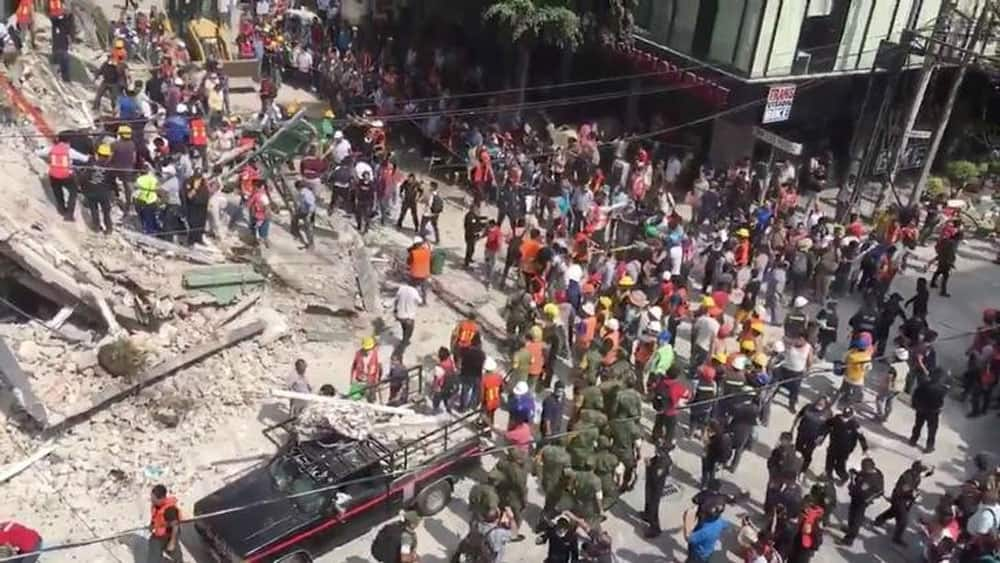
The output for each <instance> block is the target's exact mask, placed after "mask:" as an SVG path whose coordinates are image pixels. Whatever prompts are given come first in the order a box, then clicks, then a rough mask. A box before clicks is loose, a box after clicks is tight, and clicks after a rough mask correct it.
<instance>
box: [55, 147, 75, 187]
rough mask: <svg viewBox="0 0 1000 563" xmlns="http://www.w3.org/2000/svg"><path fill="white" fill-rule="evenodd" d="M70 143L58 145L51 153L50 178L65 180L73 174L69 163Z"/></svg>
mask: <svg viewBox="0 0 1000 563" xmlns="http://www.w3.org/2000/svg"><path fill="white" fill-rule="evenodd" d="M69 150H70V149H69V143H56V144H55V146H53V147H52V150H51V151H49V177H51V178H55V179H56V180H65V179H66V178H69V177H70V175H72V174H73V168H72V167H71V166H70V163H69Z"/></svg>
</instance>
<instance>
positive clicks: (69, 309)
mask: <svg viewBox="0 0 1000 563" xmlns="http://www.w3.org/2000/svg"><path fill="white" fill-rule="evenodd" d="M74 311H76V307H74V306H73V305H64V306H63V308H62V309H59V312H58V313H56V316H54V317H52V318H51V319H49V322H47V323H45V326H47V327H49V328H50V329H52V330H59V329H60V328H61V327H62V325H63V324H64V323H65V322H66V321H67V320H69V318H70V317H71V316H72V315H73V312H74Z"/></svg>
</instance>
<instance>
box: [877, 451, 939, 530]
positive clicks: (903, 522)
mask: <svg viewBox="0 0 1000 563" xmlns="http://www.w3.org/2000/svg"><path fill="white" fill-rule="evenodd" d="M933 473H934V468H933V467H927V466H926V465H924V464H923V463H921V462H920V461H919V460H917V461H914V462H913V465H911V466H910V468H909V469H907V470H906V471H904V472H903V473H902V474H901V475H900V476H899V479H896V485H895V486H894V487H893V488H892V496H891V497H890V498H889V508H887V509H885V511H884V512H882V513H881V514H879V515H878V516H876V517H875V525H876V526H883V525H885V523H886V522H888V521H889V520H895V526H894V527H893V531H892V543H895V544H897V545H903V546H905V545H906V543H905V542H904V541H903V533H904V532H905V531H906V526H907V524H909V521H910V508H912V507H913V503H914V502H916V501H917V495H918V494H920V481H921V479H923V478H924V477H930V476H931V475H932V474H933Z"/></svg>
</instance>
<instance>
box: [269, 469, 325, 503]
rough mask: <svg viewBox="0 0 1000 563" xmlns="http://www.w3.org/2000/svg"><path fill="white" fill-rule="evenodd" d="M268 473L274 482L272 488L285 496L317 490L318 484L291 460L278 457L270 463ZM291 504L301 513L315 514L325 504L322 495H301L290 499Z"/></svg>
mask: <svg viewBox="0 0 1000 563" xmlns="http://www.w3.org/2000/svg"><path fill="white" fill-rule="evenodd" d="M268 471H269V472H270V473H271V479H273V480H274V486H275V487H277V489H278V490H279V491H281V492H282V493H284V494H286V495H294V494H299V493H305V492H307V491H312V490H315V489H317V488H319V484H318V483H316V481H315V480H314V479H313V478H312V477H310V476H309V475H307V474H306V473H305V472H303V471H302V470H301V468H300V467H299V465H298V464H297V463H296V462H295V461H293V460H292V459H291V458H288V457H285V456H279V457H278V458H277V459H275V460H274V461H272V462H271V465H270V467H268ZM292 502H293V503H295V506H296V507H298V509H299V510H301V511H302V512H305V513H306V514H316V513H317V512H319V511H320V510H321V509H322V508H323V506H324V505H325V504H326V496H324V494H323V493H316V494H314V495H302V496H299V497H295V498H294V499H292Z"/></svg>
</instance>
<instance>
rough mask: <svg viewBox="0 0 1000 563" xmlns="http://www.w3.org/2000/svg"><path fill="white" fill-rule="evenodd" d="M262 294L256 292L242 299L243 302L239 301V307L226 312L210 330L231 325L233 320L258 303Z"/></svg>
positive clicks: (261, 292)
mask: <svg viewBox="0 0 1000 563" xmlns="http://www.w3.org/2000/svg"><path fill="white" fill-rule="evenodd" d="M263 294H264V292H263V291H258V292H256V293H254V294H253V295H251V296H249V297H247V298H245V299H243V301H240V303H239V305H237V306H235V307H233V309H232V310H231V311H228V312H227V313H226V314H225V315H223V317H222V318H221V319H219V320H217V321H215V324H214V325H213V326H212V328H215V329H219V328H220V327H223V326H225V325H227V324H229V323H231V322H232V321H233V319H235V318H236V317H238V316H240V315H242V314H243V313H244V312H246V311H247V309H249V308H250V307H253V306H254V304H255V303H257V302H258V301H260V297H261V295H263Z"/></svg>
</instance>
